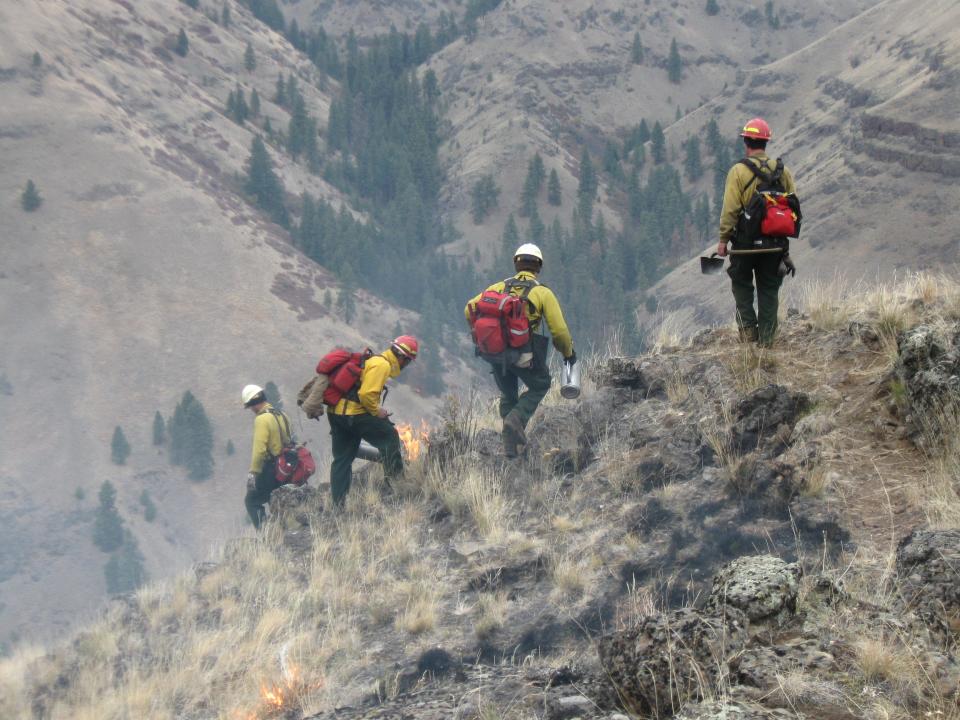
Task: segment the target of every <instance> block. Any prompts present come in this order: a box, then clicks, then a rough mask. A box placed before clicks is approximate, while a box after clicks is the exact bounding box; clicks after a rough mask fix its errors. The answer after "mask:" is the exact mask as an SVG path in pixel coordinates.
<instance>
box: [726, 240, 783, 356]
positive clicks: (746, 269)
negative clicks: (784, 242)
mask: <svg viewBox="0 0 960 720" xmlns="http://www.w3.org/2000/svg"><path fill="white" fill-rule="evenodd" d="M782 258H783V254H782V253H779V252H774V253H758V254H757V255H731V256H730V267H729V268H727V274H728V275H729V276H730V280H731V281H732V283H733V297H734V300H735V301H736V303H737V325H738V326H739V327H740V329H741V330H742V331H743V332H744V334H746V335H748V336H752V335H754V334H756V336H757V337H758V339H759V341H760V344H761V345H770V344H772V343H773V339H774V337H775V336H776V334H777V307H778V303H779V298H778V295H779V292H780V285H781V284H782V283H783V278H782V277H780V273H779V272H778V270H779V268H780V260H781V259H782ZM754 278H756V284H757V309H756V311H754V309H753V284H754Z"/></svg>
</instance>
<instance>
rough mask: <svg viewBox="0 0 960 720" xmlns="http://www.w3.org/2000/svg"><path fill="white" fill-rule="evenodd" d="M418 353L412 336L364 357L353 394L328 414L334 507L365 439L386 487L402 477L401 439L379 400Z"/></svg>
mask: <svg viewBox="0 0 960 720" xmlns="http://www.w3.org/2000/svg"><path fill="white" fill-rule="evenodd" d="M419 350H420V344H419V343H418V342H417V339H416V338H415V337H413V336H412V335H401V336H400V337H398V338H396V339H395V340H394V341H393V342H391V343H390V347H389V348H388V349H387V350H384V351H383V352H382V353H380V354H379V355H373V356H371V357H369V358H367V360H366V361H365V362H364V364H363V370H362V371H361V372H360V382H359V385H358V386H357V388H356V391H355V392H352V393H350V394H349V395H348V396H346V397H344V398H343V399H342V400H340V401H339V402H338V403H337V404H336V405H335V406H333V407H332V408H330V411H329V412H328V413H327V420H328V421H329V423H330V438H331V441H332V445H333V463H332V464H331V465H330V491H331V493H332V495H333V503H334V505H336V506H342V505H343V503H344V500H345V499H346V497H347V493H348V492H349V491H350V482H351V479H352V476H353V471H352V466H353V461H354V460H355V459H356V457H357V451H358V450H359V448H360V441H361V440H366V441H367V442H368V443H370V444H371V445H373V446H374V447H375V448H377V450H379V451H380V458H381V460H382V462H383V475H384V480H385V481H386V483H387V486H388V487H389V485H390V481H392V480H396V479H398V478H400V477H402V475H403V455H402V453H401V449H400V448H401V445H400V436H399V434H398V433H397V428H396V427H395V426H394V424H393V423H392V422H390V413H388V412H387V411H386V410H385V409H384V408H383V406H382V405H381V401H382V399H383V395H384V388H385V387H386V384H387V381H388V380H390V379H391V378H395V377H397V376H398V375H399V374H400V372H401V371H402V370H403V369H404V368H405V367H407V365H409V364H410V363H412V362H413V361H414V360H415V359H416V357H417V353H418V352H419Z"/></svg>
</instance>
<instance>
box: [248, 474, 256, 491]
mask: <svg viewBox="0 0 960 720" xmlns="http://www.w3.org/2000/svg"><path fill="white" fill-rule="evenodd" d="M256 489H257V475H256V473H247V492H253V491H254V490H256Z"/></svg>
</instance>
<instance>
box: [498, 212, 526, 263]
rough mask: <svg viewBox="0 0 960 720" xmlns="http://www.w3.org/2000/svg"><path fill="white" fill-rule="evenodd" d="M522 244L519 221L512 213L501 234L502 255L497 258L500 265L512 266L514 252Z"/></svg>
mask: <svg viewBox="0 0 960 720" xmlns="http://www.w3.org/2000/svg"><path fill="white" fill-rule="evenodd" d="M519 246H520V229H519V228H518V227H517V221H516V219H515V218H514V217H513V213H510V217H508V218H507V222H506V224H505V225H504V226H503V235H501V236H500V257H499V258H498V260H497V265H498V266H503V267H512V266H513V253H514V251H516V249H517V248H518V247H519Z"/></svg>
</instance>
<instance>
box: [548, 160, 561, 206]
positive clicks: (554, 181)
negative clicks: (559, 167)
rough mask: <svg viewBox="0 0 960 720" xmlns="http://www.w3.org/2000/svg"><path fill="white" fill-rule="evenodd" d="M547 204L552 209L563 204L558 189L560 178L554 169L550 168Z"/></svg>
mask: <svg viewBox="0 0 960 720" xmlns="http://www.w3.org/2000/svg"><path fill="white" fill-rule="evenodd" d="M547 202H548V203H550V204H551V205H553V206H554V207H560V204H561V203H562V202H563V194H562V192H561V189H560V176H559V175H557V171H556V168H551V170H550V179H549V180H548V181H547Z"/></svg>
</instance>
